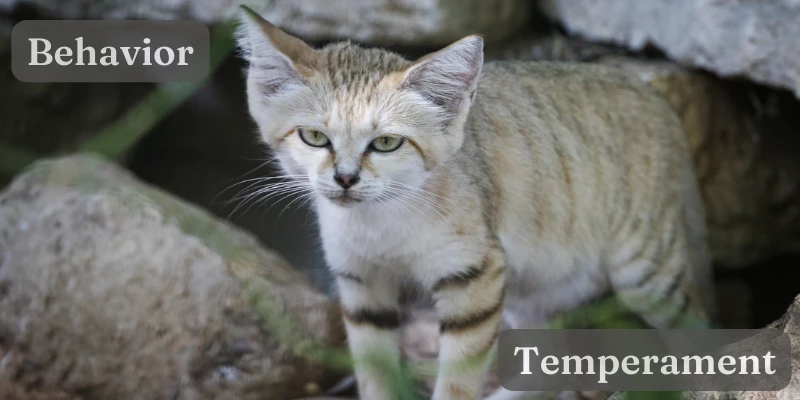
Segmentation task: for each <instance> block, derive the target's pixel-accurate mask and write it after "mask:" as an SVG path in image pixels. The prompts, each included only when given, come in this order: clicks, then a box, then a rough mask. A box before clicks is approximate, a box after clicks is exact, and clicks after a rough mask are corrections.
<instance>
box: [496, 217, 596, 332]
mask: <svg viewBox="0 0 800 400" xmlns="http://www.w3.org/2000/svg"><path fill="white" fill-rule="evenodd" d="M498 236H499V238H500V242H501V245H502V247H503V251H504V252H505V255H506V261H507V263H508V286H507V288H508V290H507V293H506V300H505V307H504V314H503V317H504V320H505V323H506V325H507V327H508V328H512V329H532V328H540V327H543V326H544V325H545V324H546V322H547V321H548V320H549V318H550V317H551V316H552V315H554V314H560V313H563V312H566V311H569V310H572V309H574V308H576V307H578V306H580V305H582V304H585V303H586V302H588V301H590V300H591V299H593V298H595V297H598V296H600V295H602V294H604V293H606V292H607V291H608V290H609V288H610V285H609V282H608V279H607V277H606V274H605V273H604V272H603V268H602V265H601V259H600V255H599V254H592V252H589V251H586V250H585V249H583V251H581V250H578V249H571V248H567V247H565V246H563V245H561V244H560V243H555V242H546V241H539V242H538V243H535V244H531V243H530V241H529V240H526V239H525V238H523V237H519V236H510V235H504V234H503V233H501V234H500V235H498Z"/></svg>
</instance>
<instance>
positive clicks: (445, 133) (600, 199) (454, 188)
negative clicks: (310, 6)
mask: <svg viewBox="0 0 800 400" xmlns="http://www.w3.org/2000/svg"><path fill="white" fill-rule="evenodd" d="M240 45H241V47H242V49H243V50H244V55H245V57H246V58H247V60H248V61H249V69H248V72H247V94H248V101H249V108H250V113H251V115H252V117H253V119H254V120H255V122H256V124H257V126H258V129H259V132H260V135H261V138H263V141H264V142H265V143H266V144H267V145H268V146H269V148H270V149H271V150H272V151H273V152H274V154H275V156H276V158H277V159H278V160H279V163H280V165H281V167H282V169H283V170H284V171H285V173H286V174H287V175H286V176H288V177H291V178H292V182H293V183H292V184H293V185H294V188H295V189H297V190H307V191H309V193H312V194H313V196H314V201H313V203H314V208H315V211H316V215H317V218H318V223H319V229H320V233H321V238H322V242H323V248H324V252H325V258H326V262H327V264H328V265H329V267H330V269H331V271H332V272H333V273H334V274H335V276H336V277H337V285H338V288H339V292H340V297H341V304H342V307H343V309H344V315H345V324H346V329H347V334H348V341H349V346H350V349H351V353H352V355H353V358H354V361H355V373H356V377H357V381H358V386H359V392H360V396H361V398H362V399H366V400H382V399H393V398H394V397H393V396H394V394H393V393H392V389H391V385H390V382H389V378H388V377H389V376H391V373H392V370H393V369H396V368H400V365H401V357H400V350H399V348H398V336H399V335H398V328H399V326H400V322H401V321H400V308H399V303H398V294H399V291H400V288H401V287H402V285H404V284H406V283H408V282H411V283H414V284H416V285H419V286H421V287H422V288H424V289H425V290H427V291H429V293H431V295H432V298H433V299H434V301H435V307H436V311H437V313H438V316H439V321H440V332H441V338H440V354H439V361H438V362H439V370H438V374H437V378H436V384H435V388H434V393H433V399H435V400H444V399H476V398H479V396H480V393H481V390H482V386H483V385H484V381H485V376H486V374H487V370H488V369H489V367H490V364H491V362H492V359H493V354H494V353H493V346H494V343H495V342H496V338H497V336H498V331H499V329H500V328H501V320H503V319H504V320H505V326H506V327H508V328H534V327H541V326H544V324H546V323H547V321H548V320H549V319H550V318H551V317H552V316H553V315H557V314H559V313H562V312H564V311H567V310H570V309H572V308H574V307H576V306H578V305H580V304H584V303H586V302H587V301H591V300H592V299H594V298H597V297H599V296H603V295H605V294H607V293H609V292H612V293H614V294H615V295H616V296H617V297H618V298H619V299H620V301H621V302H622V303H623V304H625V305H626V306H627V307H629V308H630V310H631V311H632V312H635V313H636V314H637V315H639V316H640V317H641V318H642V319H643V320H645V321H646V322H647V323H648V324H650V325H651V326H653V327H672V326H686V325H688V324H690V323H691V322H692V321H695V322H696V321H705V320H707V319H708V315H709V312H710V311H709V310H710V298H711V292H710V284H709V280H710V268H709V256H708V254H707V244H706V233H705V227H704V214H703V209H702V204H701V201H700V197H699V195H698V187H697V184H696V181H695V177H694V173H693V170H692V163H691V159H690V154H689V150H688V146H687V143H686V139H685V137H684V134H683V131H682V128H681V123H680V121H679V119H678V118H677V116H676V115H674V113H673V112H672V111H671V109H670V107H669V106H668V105H667V104H666V102H665V101H663V100H662V99H661V98H660V97H659V96H658V95H656V94H654V93H653V92H651V91H650V90H649V89H648V88H647V87H646V86H645V85H644V84H643V83H640V82H639V81H638V80H637V79H636V78H634V77H629V76H627V75H624V74H623V73H621V72H618V71H617V70H615V69H611V68H610V67H601V66H597V65H588V64H586V65H579V64H558V63H545V62H539V63H536V62H491V63H486V65H484V61H483V40H482V38H481V37H480V36H468V37H465V38H463V39H461V40H459V41H457V42H455V43H453V44H452V45H450V46H448V47H447V48H445V49H443V50H441V51H438V52H436V53H433V54H430V55H428V56H425V57H423V58H421V59H419V60H416V61H410V60H406V59H404V58H403V57H401V56H399V55H397V54H394V53H391V52H389V51H385V50H382V49H374V48H363V47H360V46H357V45H354V44H351V43H336V44H331V45H328V46H326V47H324V48H321V49H314V48H312V47H311V46H309V45H308V44H306V43H305V42H303V41H302V40H300V39H298V38H295V37H293V36H290V35H289V34H287V33H285V32H283V31H281V30H280V29H279V28H277V27H275V26H274V25H272V24H270V23H269V22H267V21H266V20H264V19H262V18H261V17H259V16H258V15H257V14H255V13H253V12H248V13H247V17H246V18H245V23H244V24H243V26H242V34H241V35H240ZM375 354H381V357H382V358H381V362H377V361H376V359H375V358H374V357H373V356H374V355H375ZM521 396H524V393H522V392H520V393H515V392H508V391H504V390H500V391H499V392H497V393H495V394H494V395H493V398H495V399H510V398H522V397H521Z"/></svg>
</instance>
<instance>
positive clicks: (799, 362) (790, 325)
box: [610, 296, 800, 400]
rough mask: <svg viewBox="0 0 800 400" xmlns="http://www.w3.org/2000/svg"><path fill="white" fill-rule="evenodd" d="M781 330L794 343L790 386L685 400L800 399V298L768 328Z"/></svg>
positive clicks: (615, 399) (617, 399) (690, 395)
mask: <svg viewBox="0 0 800 400" xmlns="http://www.w3.org/2000/svg"><path fill="white" fill-rule="evenodd" d="M767 327H768V328H774V329H780V330H782V331H784V332H786V333H787V334H788V335H789V339H790V340H791V343H792V379H791V381H790V382H789V385H788V386H787V387H785V388H784V389H782V390H779V391H770V392H724V393H723V392H686V393H684V394H683V399H684V400H796V399H800V296H798V297H797V298H795V300H794V302H793V303H792V305H791V306H789V309H788V310H787V311H786V314H785V315H784V316H783V317H782V318H781V319H779V320H778V321H775V322H774V323H772V324H770V325H769V326H767ZM610 400H625V396H624V395H623V394H622V393H617V394H615V395H614V396H612V397H611V399H610Z"/></svg>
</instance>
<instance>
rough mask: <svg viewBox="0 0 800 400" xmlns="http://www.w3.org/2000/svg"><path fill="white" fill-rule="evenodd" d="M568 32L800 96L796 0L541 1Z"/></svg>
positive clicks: (798, 8) (799, 11) (798, 9)
mask: <svg viewBox="0 0 800 400" xmlns="http://www.w3.org/2000/svg"><path fill="white" fill-rule="evenodd" d="M540 6H541V8H542V10H543V11H544V13H545V14H546V15H547V16H549V17H550V18H552V19H554V20H556V21H558V22H560V23H561V24H562V25H563V26H564V27H565V28H566V30H567V31H569V32H570V33H574V34H579V35H581V36H583V37H586V38H588V39H590V40H594V41H605V42H613V43H617V44H620V45H623V46H626V47H628V48H630V49H633V50H641V49H644V48H645V47H647V46H652V47H655V48H657V49H659V50H661V51H663V52H664V53H666V55H667V56H668V57H669V58H670V59H672V60H675V61H678V62H680V63H682V64H684V65H688V66H692V67H699V68H702V69H706V70H709V71H713V72H714V73H716V74H718V75H720V76H723V77H746V78H748V79H751V80H753V81H755V82H759V83H763V84H768V85H773V86H777V87H782V88H786V89H789V90H791V91H793V92H794V93H795V95H798V96H800V41H798V40H797V37H800V24H798V23H797V21H799V20H800V2H797V1H796V0H773V1H761V0H738V1H719V0H681V1H641V0H585V1H572V0H541V1H540Z"/></svg>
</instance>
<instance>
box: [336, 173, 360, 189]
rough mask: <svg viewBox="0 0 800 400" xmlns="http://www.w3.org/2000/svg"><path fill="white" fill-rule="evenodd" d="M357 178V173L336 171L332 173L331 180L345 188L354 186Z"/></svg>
mask: <svg viewBox="0 0 800 400" xmlns="http://www.w3.org/2000/svg"><path fill="white" fill-rule="evenodd" d="M358 179H359V178H358V174H340V173H338V172H337V173H335V174H333V180H335V181H336V183H338V184H339V186H341V187H343V188H345V189H350V188H351V187H353V186H355V184H356V183H358Z"/></svg>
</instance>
